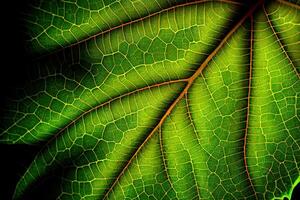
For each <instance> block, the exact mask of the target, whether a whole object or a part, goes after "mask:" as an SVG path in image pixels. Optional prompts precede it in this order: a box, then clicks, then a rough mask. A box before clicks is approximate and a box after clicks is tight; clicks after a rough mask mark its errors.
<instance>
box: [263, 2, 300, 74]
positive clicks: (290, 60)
mask: <svg viewBox="0 0 300 200" xmlns="http://www.w3.org/2000/svg"><path fill="white" fill-rule="evenodd" d="M263 11H264V14H265V16H266V18H267V21H268V24H269V26H270V27H271V29H272V32H273V33H274V35H275V37H276V40H277V41H278V43H279V45H280V48H281V50H282V51H283V52H284V54H285V56H286V58H287V59H288V60H289V62H290V63H291V65H292V67H293V71H294V72H295V73H296V75H297V76H298V78H300V74H299V73H298V71H297V68H296V66H295V64H294V63H293V61H292V59H291V58H290V56H289V54H288V52H287V50H286V49H285V47H284V45H283V44H282V42H281V40H280V38H279V35H278V33H277V32H276V31H275V29H274V25H273V23H272V21H271V19H270V18H269V15H268V13H267V11H266V9H265V7H264V6H263Z"/></svg>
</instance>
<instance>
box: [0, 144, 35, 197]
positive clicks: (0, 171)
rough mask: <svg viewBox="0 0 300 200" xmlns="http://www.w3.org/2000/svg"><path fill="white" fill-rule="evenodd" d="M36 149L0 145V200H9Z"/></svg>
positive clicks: (23, 146)
mask: <svg viewBox="0 0 300 200" xmlns="http://www.w3.org/2000/svg"><path fill="white" fill-rule="evenodd" d="M37 150H38V147H35V146H27V145H3V144H1V145H0V159H1V164H0V166H1V167H0V177H1V178H0V185H1V187H0V199H3V200H5V199H11V197H12V195H13V193H14V189H15V186H16V183H17V181H18V180H19V179H20V177H21V176H22V175H23V173H24V172H25V170H26V168H27V167H28V166H29V165H30V163H31V161H32V160H33V158H34V156H35V154H36V152H37Z"/></svg>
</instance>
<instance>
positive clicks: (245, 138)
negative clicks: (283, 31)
mask: <svg viewBox="0 0 300 200" xmlns="http://www.w3.org/2000/svg"><path fill="white" fill-rule="evenodd" d="M250 21H251V22H250V23H251V28H250V58H249V60H250V61H249V83H248V97H247V113H246V128H245V135H244V146H243V152H244V156H243V159H244V165H245V168H246V174H247V177H248V179H249V182H250V185H251V188H252V190H253V192H254V194H255V197H256V199H257V196H256V192H255V189H254V185H253V183H252V180H251V177H250V173H249V169H248V163H247V136H248V129H249V115H250V99H251V98H250V97H251V84H252V66H253V17H252V16H251V17H250Z"/></svg>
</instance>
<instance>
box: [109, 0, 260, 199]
mask: <svg viewBox="0 0 300 200" xmlns="http://www.w3.org/2000/svg"><path fill="white" fill-rule="evenodd" d="M262 2H263V1H259V2H258V3H257V4H255V5H254V6H252V7H251V8H250V9H249V11H248V12H247V13H246V14H245V15H244V16H243V17H242V18H241V19H240V20H239V21H238V22H237V24H236V25H235V26H234V27H233V28H232V29H231V30H230V31H229V32H228V33H227V34H226V36H225V37H224V38H223V39H222V40H221V42H220V43H219V44H218V46H217V47H216V48H215V49H214V50H213V51H212V52H211V53H210V54H209V55H208V56H207V57H206V59H205V60H204V62H203V63H202V64H201V65H200V66H199V68H198V69H197V70H196V71H195V72H194V74H193V75H192V76H190V77H189V78H188V79H187V85H186V86H185V87H184V89H183V90H182V91H181V92H180V94H179V95H178V97H177V98H176V99H175V100H174V101H173V103H172V104H171V105H170V106H169V108H168V109H167V110H166V112H165V113H164V115H163V116H162V117H161V119H160V120H159V122H158V123H157V125H156V126H155V127H154V128H153V129H152V131H151V132H150V133H149V135H148V136H147V137H146V139H145V140H144V141H143V142H142V143H141V144H140V146H139V147H138V148H137V150H136V151H135V152H134V153H133V155H132V156H131V158H130V159H129V161H128V162H127V163H126V165H125V166H124V167H123V169H122V171H121V172H120V173H119V175H118V176H117V177H116V179H115V181H114V182H113V183H112V185H111V186H110V188H109V189H108V190H107V192H106V193H105V195H104V199H106V198H108V196H109V194H110V192H111V191H112V190H113V188H114V187H115V186H116V184H117V183H118V181H119V180H120V178H121V177H122V176H123V174H124V173H125V171H126V170H127V169H128V167H129V165H130V164H131V163H132V161H133V160H134V159H135V157H136V156H137V155H138V153H139V152H140V151H141V149H142V148H143V147H144V146H145V144H146V143H147V142H148V141H149V140H150V139H151V137H152V136H153V135H154V133H156V132H157V131H158V129H159V128H160V127H161V125H162V124H163V123H164V121H165V120H166V119H167V117H168V116H169V115H170V114H171V112H172V111H173V109H174V108H175V106H176V105H177V103H178V102H179V101H180V100H181V99H182V98H183V97H184V96H185V94H186V93H187V92H188V90H189V88H191V86H192V84H193V83H194V81H195V79H196V78H197V77H198V76H199V75H200V74H201V73H202V71H203V70H204V68H205V67H206V66H207V65H208V63H209V62H210V61H211V60H212V58H213V57H214V56H215V55H216V54H217V53H218V52H219V51H220V49H221V48H222V47H223V46H224V45H225V43H226V42H227V41H228V40H229V38H230V37H231V36H232V35H233V34H234V33H235V32H236V30H237V29H238V28H239V27H240V26H241V25H242V24H243V23H244V21H245V20H246V19H247V18H248V17H249V16H251V15H252V13H253V12H254V11H255V10H256V8H257V7H258V6H259V5H260V4H262Z"/></svg>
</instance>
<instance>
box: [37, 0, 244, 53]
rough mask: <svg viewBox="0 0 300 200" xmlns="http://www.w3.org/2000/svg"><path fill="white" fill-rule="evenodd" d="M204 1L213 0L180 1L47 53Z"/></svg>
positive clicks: (211, 0) (230, 1) (233, 2)
mask: <svg viewBox="0 0 300 200" xmlns="http://www.w3.org/2000/svg"><path fill="white" fill-rule="evenodd" d="M215 1H216V2H224V3H229V4H230V3H231V4H234V5H242V3H240V2H238V1H233V0H215ZM205 2H213V0H195V1H192V2H186V3H180V4H177V5H174V6H171V7H169V8H165V9H162V10H160V11H157V12H154V13H151V14H149V15H147V16H144V17H141V18H138V19H135V20H132V21H129V22H126V23H123V24H120V25H117V26H115V27H112V28H109V29H107V30H104V31H101V32H99V33H96V34H94V35H92V36H90V37H87V38H85V39H82V40H80V41H78V42H75V43H73V44H70V45H68V46H66V47H63V48H61V49H58V50H56V51H54V52H50V53H49V54H54V53H57V52H59V51H62V50H64V49H66V48H70V47H72V46H75V45H78V44H81V43H83V42H86V41H88V40H91V39H93V38H96V37H98V36H100V35H104V34H106V33H109V32H111V31H113V30H116V29H119V28H123V27H125V26H128V25H130V24H134V23H137V22H140V21H143V20H145V19H148V18H151V17H154V16H156V15H159V14H161V13H163V12H167V11H170V10H174V9H176V8H180V7H184V6H189V5H194V4H199V3H205ZM49 54H48V55H49ZM46 55H47V54H45V55H42V56H40V57H39V58H42V57H44V56H46Z"/></svg>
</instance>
